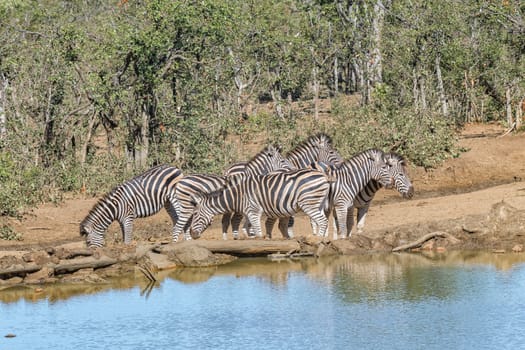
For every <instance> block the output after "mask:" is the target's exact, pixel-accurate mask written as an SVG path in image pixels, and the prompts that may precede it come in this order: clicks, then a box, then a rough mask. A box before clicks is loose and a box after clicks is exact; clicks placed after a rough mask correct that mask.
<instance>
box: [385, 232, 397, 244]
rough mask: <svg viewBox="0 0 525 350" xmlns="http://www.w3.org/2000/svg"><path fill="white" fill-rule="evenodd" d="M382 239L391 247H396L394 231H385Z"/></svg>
mask: <svg viewBox="0 0 525 350" xmlns="http://www.w3.org/2000/svg"><path fill="white" fill-rule="evenodd" d="M384 241H385V243H386V244H388V245H389V246H392V247H397V246H398V244H397V236H396V234H395V233H387V234H386V235H385V237H384Z"/></svg>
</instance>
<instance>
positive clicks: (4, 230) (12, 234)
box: [0, 225, 23, 241]
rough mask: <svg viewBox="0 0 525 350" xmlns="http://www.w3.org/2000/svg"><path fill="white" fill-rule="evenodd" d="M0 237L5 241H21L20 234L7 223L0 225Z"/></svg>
mask: <svg viewBox="0 0 525 350" xmlns="http://www.w3.org/2000/svg"><path fill="white" fill-rule="evenodd" d="M0 239H3V240H5V241H21V240H22V239H23V238H22V234H21V233H18V232H16V231H15V230H13V229H12V228H11V227H10V226H8V225H3V226H1V227H0Z"/></svg>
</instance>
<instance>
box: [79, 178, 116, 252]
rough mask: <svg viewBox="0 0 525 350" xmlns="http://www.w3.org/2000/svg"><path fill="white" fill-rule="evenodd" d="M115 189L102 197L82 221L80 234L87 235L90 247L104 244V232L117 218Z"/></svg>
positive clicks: (87, 242)
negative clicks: (114, 197)
mask: <svg viewBox="0 0 525 350" xmlns="http://www.w3.org/2000/svg"><path fill="white" fill-rule="evenodd" d="M116 191H117V188H116V189H113V190H112V191H111V192H110V193H107V194H106V195H104V197H102V198H101V199H100V200H99V201H98V202H97V203H96V204H95V205H94V206H93V208H92V209H91V210H90V211H89V214H88V215H87V216H86V217H85V218H84V220H82V222H81V223H80V235H81V236H86V244H87V246H88V247H92V248H97V247H102V246H103V245H104V232H106V229H107V228H108V227H109V225H110V224H111V223H112V222H113V220H115V216H116V211H117V204H116V203H115V202H114V201H113V194H114V192H116Z"/></svg>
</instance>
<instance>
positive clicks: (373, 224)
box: [0, 125, 525, 285]
mask: <svg viewBox="0 0 525 350" xmlns="http://www.w3.org/2000/svg"><path fill="white" fill-rule="evenodd" d="M503 132H504V130H503V129H502V128H501V127H499V126H498V125H481V126H479V125H472V126H467V127H466V128H465V130H464V131H463V133H462V134H461V139H460V141H459V143H460V146H461V147H463V148H464V149H465V150H466V151H465V152H464V153H462V154H461V155H460V157H459V158H454V159H449V160H447V161H445V162H444V163H443V165H442V166H441V167H440V168H438V169H434V170H425V169H422V168H415V167H412V168H411V169H410V175H411V178H412V180H413V184H414V186H415V189H416V193H415V196H414V199H412V200H404V199H402V198H401V197H400V196H399V194H397V193H395V192H393V191H386V190H382V191H380V192H379V193H378V194H377V195H376V198H375V199H374V202H373V204H372V206H371V208H370V211H369V213H368V216H367V222H366V227H365V230H364V232H363V233H362V234H359V235H358V234H354V235H353V236H352V238H351V239H349V240H344V241H342V240H337V241H334V240H325V241H321V240H320V239H318V238H315V237H312V236H311V233H310V230H311V229H310V223H309V221H308V220H307V219H306V218H305V217H304V216H301V215H299V216H298V217H297V219H296V224H295V227H294V231H295V233H296V236H297V237H298V239H297V240H295V241H293V242H292V241H282V240H280V239H279V237H280V236H279V234H274V240H272V241H271V242H276V243H274V244H275V245H279V244H282V245H283V248H282V250H278V251H277V252H279V253H280V254H286V253H289V252H290V251H292V248H293V253H296V254H297V253H299V254H303V253H308V254H312V255H316V256H323V255H338V254H346V255H347V254H367V253H378V252H391V251H393V250H396V248H399V247H401V248H403V246H405V247H407V248H403V249H408V250H410V251H414V250H416V251H428V252H433V253H436V254H440V253H444V252H450V251H456V250H483V251H487V252H494V253H495V254H497V253H501V252H516V253H519V252H520V251H522V250H523V246H524V244H525V219H524V218H525V215H524V214H525V183H524V182H523V179H525V176H524V175H525V163H523V159H525V135H523V134H517V135H507V136H505V137H499V135H501V134H502V133H503ZM96 201H97V198H83V197H78V196H74V197H73V198H70V199H66V200H65V201H64V202H62V203H61V204H59V205H53V204H45V205H43V206H41V207H39V208H37V209H35V210H34V211H33V212H31V213H28V214H27V215H25V216H24V218H23V219H22V220H14V219H12V220H10V222H9V224H10V226H11V227H13V228H14V230H15V231H16V232H17V233H19V234H20V235H21V236H22V237H23V240H21V241H6V240H0V270H1V271H3V274H1V275H0V283H2V284H9V285H12V284H17V283H37V284H38V283H44V282H57V281H63V280H64V281H68V280H70V281H91V282H93V283H97V281H98V282H103V281H104V279H105V278H107V277H109V276H111V275H113V274H117V275H118V274H120V273H123V272H129V271H134V270H137V271H141V270H140V269H139V267H140V268H142V269H144V270H146V271H147V269H150V270H151V271H155V270H162V269H164V268H174V267H176V266H208V265H217V264H219V263H223V262H227V261H231V259H234V258H235V257H236V256H245V255H246V254H239V253H235V251H230V252H228V251H224V250H222V251H217V250H215V251H214V250H213V249H209V245H210V244H215V245H224V244H225V243H224V242H223V241H222V239H221V238H222V232H221V228H220V222H215V223H214V224H213V225H212V226H211V227H210V228H209V229H208V230H206V231H205V232H204V234H203V236H202V238H201V239H199V240H197V241H194V242H183V243H178V244H166V243H167V242H169V239H170V231H171V220H170V219H169V217H168V215H167V214H166V213H165V212H164V211H163V212H161V213H159V214H157V215H154V216H152V217H149V218H145V219H138V220H136V222H135V224H134V232H133V234H134V243H135V245H133V246H124V245H122V244H120V243H119V242H120V236H121V234H120V228H119V226H118V224H116V223H114V224H112V225H111V226H110V228H109V230H108V232H107V235H106V238H107V239H106V240H107V243H108V245H107V247H105V248H103V249H98V250H96V251H88V250H87V249H86V248H85V244H84V241H83V239H82V238H81V237H80V236H79V234H78V224H79V222H80V221H81V220H82V219H83V217H85V215H87V213H88V212H89V209H90V208H91V207H92V206H93V205H94V204H95V203H96ZM216 221H219V220H216ZM275 236H276V237H275ZM330 238H331V236H330ZM258 242H263V243H264V242H267V241H257V240H255V241H254V240H248V239H247V240H244V241H238V242H234V241H228V243H227V244H233V245H239V246H240V245H248V246H250V245H251V246H256V245H258V244H261V243H258ZM277 242H283V243H277ZM265 244H266V243H265ZM290 244H292V245H293V247H291V248H290ZM206 245H208V247H206ZM173 250H178V251H179V252H178V253H177V254H175V253H174V252H173ZM168 251H169V252H168ZM274 253H276V251H274V250H267V251H264V250H262V251H260V252H259V253H257V254H255V255H265V254H274ZM192 255H195V256H196V258H195V257H193V258H192ZM248 255H249V254H248ZM252 255H254V254H252ZM180 256H182V258H181V257H180ZM232 256H233V257H232ZM181 259H182V260H181ZM184 259H189V260H190V262H187V261H185V260H184ZM191 259H193V260H195V261H198V262H195V261H193V262H192V261H191ZM106 264H107V265H106ZM195 264H196V265H195ZM10 269H11V270H10Z"/></svg>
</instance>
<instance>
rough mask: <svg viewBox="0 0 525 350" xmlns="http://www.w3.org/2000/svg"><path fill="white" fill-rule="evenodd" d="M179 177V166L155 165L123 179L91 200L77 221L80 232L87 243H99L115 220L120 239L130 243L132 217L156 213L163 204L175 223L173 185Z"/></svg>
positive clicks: (90, 244)
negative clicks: (106, 192)
mask: <svg viewBox="0 0 525 350" xmlns="http://www.w3.org/2000/svg"><path fill="white" fill-rule="evenodd" d="M180 179H182V171H181V170H180V169H178V168H175V167H171V166H167V165H159V166H156V167H153V168H151V169H149V170H148V171H146V172H144V173H143V174H141V175H139V176H137V177H134V178H133V179H131V180H129V181H126V182H125V183H123V184H122V185H119V186H117V187H116V188H114V189H113V190H112V191H111V192H109V193H108V194H106V195H105V196H104V197H103V198H102V199H100V200H99V201H98V203H97V204H95V206H94V207H93V209H91V211H90V212H89V214H88V215H87V217H86V218H85V219H84V220H83V221H82V223H81V224H80V234H81V235H85V236H86V242H87V245H88V246H90V247H100V246H102V245H104V232H105V231H106V229H107V228H108V226H109V225H110V224H111V223H112V222H113V221H115V220H117V221H118V222H119V223H120V227H121V229H122V236H123V240H124V242H125V243H130V242H131V238H132V230H133V220H134V219H135V218H141V217H146V216H150V215H153V214H156V213H158V212H159V211H160V210H161V209H162V208H163V207H166V209H167V211H168V213H169V215H170V217H171V219H172V221H173V224H174V225H175V223H176V221H177V212H178V208H177V207H178V204H177V202H176V200H175V186H176V184H177V183H178V182H179V181H180Z"/></svg>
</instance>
